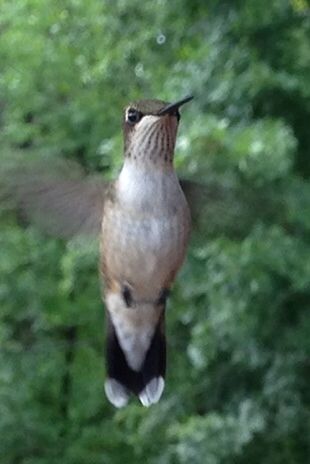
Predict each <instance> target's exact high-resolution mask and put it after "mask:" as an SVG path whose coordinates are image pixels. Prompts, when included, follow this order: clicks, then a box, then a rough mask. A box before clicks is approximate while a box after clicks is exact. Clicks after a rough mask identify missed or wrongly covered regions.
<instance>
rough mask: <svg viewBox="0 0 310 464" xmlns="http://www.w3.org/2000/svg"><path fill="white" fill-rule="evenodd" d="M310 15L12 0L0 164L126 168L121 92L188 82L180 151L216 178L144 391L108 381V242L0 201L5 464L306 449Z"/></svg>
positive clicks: (137, 94)
mask: <svg viewBox="0 0 310 464" xmlns="http://www.w3.org/2000/svg"><path fill="white" fill-rule="evenodd" d="M309 32H310V13H309V4H308V2H307V1H306V0H291V1H289V0H260V1H257V0H243V1H238V0H235V1H228V0H227V1H224V0H223V1H219V0H208V1H203V0H191V1H187V0H154V1H148V2H147V1H145V2H143V1H141V0H130V1H129V0H114V1H109V0H89V1H86V0H62V1H58V0H57V1H51V0H15V1H13V2H12V1H9V0H3V1H2V2H1V4H0V63H1V70H0V106H1V108H0V116H1V121H0V141H1V153H0V157H1V160H0V165H1V168H0V169H3V167H5V166H6V165H7V164H8V163H9V162H10V161H11V160H12V159H13V158H14V157H15V155H16V153H18V154H19V155H20V156H23V157H24V158H25V159H26V158H27V157H31V156H32V155H33V154H36V155H37V156H39V157H42V158H44V157H45V158H48V159H49V160H56V159H58V158H65V159H74V160H76V161H78V162H79V163H80V164H82V165H83V166H84V168H85V169H86V170H87V171H88V172H95V171H96V172H98V171H99V172H101V173H102V176H103V177H105V178H112V177H114V176H115V175H117V172H118V171H119V169H120V166H121V163H122V136H121V130H120V125H121V111H122V108H123V107H124V106H125V105H126V104H127V103H128V102H129V101H130V100H134V99H137V98H145V97H156V98H160V99H165V100H168V101H173V100H174V99H178V98H182V97H184V96H185V95H187V94H191V93H193V94H194V95H195V100H194V101H193V102H191V103H190V104H188V105H186V108H185V107H184V110H183V117H182V121H181V126H180V131H179V137H178V146H177V153H176V160H175V161H176V166H177V169H178V172H179V173H180V175H181V176H183V177H185V178H188V179H192V180H195V181H197V182H200V183H202V184H203V185H204V186H205V189H204V194H203V195H200V194H197V195H195V208H194V210H195V211H194V216H195V217H194V219H195V223H196V222H197V228H196V231H195V232H194V233H193V237H192V242H191V248H190V251H189V254H188V259H187V262H186V264H185V266H184V268H183V270H182V272H181V274H180V275H179V278H178V280H177V283H176V285H175V287H174V290H173V294H172V298H171V300H170V301H169V304H168V324H167V325H168V327H167V331H168V335H169V336H168V350H169V358H168V375H167V387H166V390H165V392H164V395H163V398H162V400H161V401H160V403H159V404H158V405H156V406H153V407H151V408H149V409H145V408H143V407H142V406H141V405H140V404H138V402H137V401H135V400H133V401H132V402H131V403H130V404H129V406H128V407H127V408H125V409H122V410H116V409H114V408H113V407H112V406H111V405H109V404H108V402H107V400H106V398H105V396H104V391H103V382H104V377H105V366H104V357H103V352H104V349H103V346H104V312H103V304H102V303H101V299H100V292H99V285H98V279H97V262H96V258H97V256H96V248H95V247H94V246H93V244H92V243H89V244H88V243H85V242H84V243H81V242H79V241H76V240H73V241H69V242H66V241H63V240H60V239H53V238H50V237H48V236H47V235H45V234H44V233H43V232H41V231H40V230H38V229H36V228H35V226H33V225H31V224H26V223H25V222H24V221H21V220H20V217H19V216H18V215H17V214H15V212H14V211H13V212H11V213H8V212H7V211H6V212H5V213H3V214H2V219H1V235H0V250H1V255H0V272H1V280H0V305H1V306H0V346H1V349H0V462H1V464H56V463H57V464H85V463H88V464H110V463H111V464H114V463H115V464H117V463H124V462H126V463H128V464H129V463H135V464H139V463H141V464H144V463H156V464H168V463H169V464H177V463H181V464H182V463H188V462H190V463H192V464H201V463H207V464H225V463H227V464H228V463H232V462H233V463H236V464H246V463H249V462H251V463H252V464H256V463H257V464H262V463H263V464H280V463H281V464H295V463H296V464H297V463H298V464H305V463H306V462H309V459H310V439H309V437H310V390H309V382H310V312H309V301H310V249H309V246H310V243H309V242H310V240H309V237H310V235H309V229H310V187H309V181H308V180H309V174H310V156H309V147H310V130H309V121H310V98H309V97H310V34H309Z"/></svg>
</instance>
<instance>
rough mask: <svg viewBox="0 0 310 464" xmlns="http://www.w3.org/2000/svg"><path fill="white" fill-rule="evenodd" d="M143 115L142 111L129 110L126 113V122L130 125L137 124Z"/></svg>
mask: <svg viewBox="0 0 310 464" xmlns="http://www.w3.org/2000/svg"><path fill="white" fill-rule="evenodd" d="M142 116H143V114H142V113H141V111H138V110H136V109H135V108H129V109H128V110H127V113H126V122H128V123H129V124H136V123H137V122H139V121H140V119H141V118H142Z"/></svg>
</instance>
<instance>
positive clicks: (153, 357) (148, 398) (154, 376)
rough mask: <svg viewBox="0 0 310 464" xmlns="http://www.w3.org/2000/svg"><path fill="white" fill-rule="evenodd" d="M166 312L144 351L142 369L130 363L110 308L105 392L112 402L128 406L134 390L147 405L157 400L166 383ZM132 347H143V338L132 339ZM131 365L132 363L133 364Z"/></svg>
mask: <svg viewBox="0 0 310 464" xmlns="http://www.w3.org/2000/svg"><path fill="white" fill-rule="evenodd" d="M164 317H165V311H164V310H163V311H162V314H161V316H160V318H159V321H158V323H157V325H156V328H155V331H154V332H153V334H152V336H151V338H150V343H149V346H148V349H147V350H146V352H145V353H144V355H143V353H142V356H143V361H142V363H140V366H138V368H137V367H136V366H134V368H133V362H130V359H129V357H128V353H126V352H125V351H124V349H123V348H122V346H121V343H120V341H119V338H118V334H117V331H116V329H115V326H114V325H113V321H112V320H111V316H110V315H109V312H108V311H107V319H108V320H107V323H108V336H107V356H106V359H107V375H108V378H107V380H106V382H105V392H106V395H107V397H108V399H109V401H110V402H111V403H112V404H113V405H114V406H116V407H122V406H125V405H126V404H127V402H128V399H129V396H130V393H133V394H135V395H137V396H138V397H139V399H140V401H141V403H142V404H143V406H150V405H151V404H154V403H157V402H158V401H159V399H160V397H161V395H162V392H163V390H164V386H165V381H164V378H165V371H166V339H165V329H164ZM131 343H132V347H133V348H132V349H133V350H139V349H141V348H140V347H139V341H135V340H132V341H131ZM138 356H140V354H139V353H138ZM130 364H131V365H130Z"/></svg>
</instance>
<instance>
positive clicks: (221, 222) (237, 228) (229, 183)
mask: <svg viewBox="0 0 310 464" xmlns="http://www.w3.org/2000/svg"><path fill="white" fill-rule="evenodd" d="M181 187H182V189H183V191H184V194H185V196H186V198H187V201H188V203H189V206H190V209H191V214H192V222H193V228H194V229H196V230H198V231H203V237H204V238H205V236H206V234H207V235H208V236H211V235H214V236H220V235H223V234H228V235H229V236H242V235H244V234H245V233H248V231H249V230H250V229H251V228H252V227H253V225H254V224H256V223H257V220H258V218H259V220H260V221H262V220H264V221H267V222H268V221H274V220H275V217H277V218H278V221H281V218H282V220H283V217H284V213H283V201H282V198H281V191H280V189H279V195H278V196H276V195H275V193H274V191H270V188H272V187H270V188H268V187H266V186H263V187H261V188H259V187H256V188H253V187H251V188H249V187H248V186H247V185H242V183H240V181H238V179H237V178H236V179H233V178H231V179H229V180H227V179H224V178H221V179H206V183H203V184H202V183H198V182H194V181H191V180H181Z"/></svg>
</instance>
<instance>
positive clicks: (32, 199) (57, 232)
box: [0, 160, 111, 238]
mask: <svg viewBox="0 0 310 464" xmlns="http://www.w3.org/2000/svg"><path fill="white" fill-rule="evenodd" d="M0 182H1V187H0V189H1V196H2V199H3V198H5V200H6V201H5V202H4V201H3V200H2V204H4V203H6V205H9V207H10V208H16V209H17V210H18V211H19V212H20V214H21V216H22V218H26V219H27V220H29V221H31V222H34V223H35V224H36V225H38V226H39V227H40V228H41V229H42V230H44V231H45V232H47V233H48V234H50V235H54V236H59V237H63V238H70V237H72V236H74V235H77V234H93V235H97V234H98V233H99V231H100V227H101V220H102V215H103V207H104V200H105V197H106V195H107V193H108V191H109V190H110V188H111V185H110V183H109V182H104V181H103V180H102V178H101V177H100V176H96V175H89V176H86V174H85V172H83V170H82V169H81V167H80V166H79V165H77V164H76V163H73V162H66V161H59V160H58V161H57V162H55V161H54V162H53V163H51V162H49V163H47V162H38V161H33V162H29V161H27V162H24V163H22V165H19V166H18V167H16V165H15V166H14V167H12V168H9V169H7V170H6V172H5V175H4V174H2V175H1V178H0Z"/></svg>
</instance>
